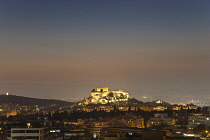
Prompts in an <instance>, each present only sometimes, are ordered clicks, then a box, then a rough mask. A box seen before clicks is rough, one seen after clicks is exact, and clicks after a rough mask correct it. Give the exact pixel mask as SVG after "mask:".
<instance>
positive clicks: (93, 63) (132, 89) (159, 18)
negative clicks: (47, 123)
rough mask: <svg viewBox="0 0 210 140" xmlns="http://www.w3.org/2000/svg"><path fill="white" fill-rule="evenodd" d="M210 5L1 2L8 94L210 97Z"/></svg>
mask: <svg viewBox="0 0 210 140" xmlns="http://www.w3.org/2000/svg"><path fill="white" fill-rule="evenodd" d="M209 5H210V2H209V1H195V0H191V1H168V0H160V1H155V2H154V1H148V0H147V1H146V0H143V1H137V0H134V1H124V0H122V1H118V0H117V1H96V0H90V1H80V0H79V1H78V0H72V1H59V2H58V1H54V0H46V1H39V0H38V1H24V0H23V1H10V0H5V1H1V4H0V18H1V22H0V30H1V32H0V63H1V69H0V93H1V94H4V93H6V92H9V93H12V94H16V95H22V96H28V97H37V98H52V99H57V98H66V97H69V98H83V97H86V96H87V95H88V94H89V93H90V91H91V90H92V89H93V88H95V87H101V86H108V87H110V88H111V89H113V90H115V89H123V90H125V91H127V92H129V93H130V94H131V95H132V97H139V96H159V95H160V96H164V95H168V94H171V95H185V96H188V95H208V94H209V93H210V86H209V83H210V75H209V71H210V47H209V46H210V40H209V37H210V27H209V25H210V6H209Z"/></svg>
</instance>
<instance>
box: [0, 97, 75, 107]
mask: <svg viewBox="0 0 210 140" xmlns="http://www.w3.org/2000/svg"><path fill="white" fill-rule="evenodd" d="M0 104H19V105H22V106H25V105H26V106H30V105H39V106H48V105H52V104H58V105H67V104H72V103H71V102H66V101H61V100H53V99H38V98H30V97H23V96H16V95H0Z"/></svg>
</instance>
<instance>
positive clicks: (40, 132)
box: [11, 128, 49, 140]
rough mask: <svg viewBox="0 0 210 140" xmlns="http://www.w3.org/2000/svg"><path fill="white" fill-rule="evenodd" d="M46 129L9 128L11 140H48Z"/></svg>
mask: <svg viewBox="0 0 210 140" xmlns="http://www.w3.org/2000/svg"><path fill="white" fill-rule="evenodd" d="M48 133H49V131H48V130H47V129H46V128H11V140H19V139H20V140H48V139H49V138H48Z"/></svg>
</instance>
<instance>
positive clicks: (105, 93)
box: [85, 87, 130, 104]
mask: <svg viewBox="0 0 210 140" xmlns="http://www.w3.org/2000/svg"><path fill="white" fill-rule="evenodd" d="M129 97H130V96H129V93H127V92H125V91H124V90H113V91H109V88H108V87H98V88H96V89H93V90H92V91H91V93H90V96H89V98H87V99H86V100H85V104H90V103H92V104H98V103H101V104H106V103H112V102H116V101H127V100H128V99H129Z"/></svg>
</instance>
